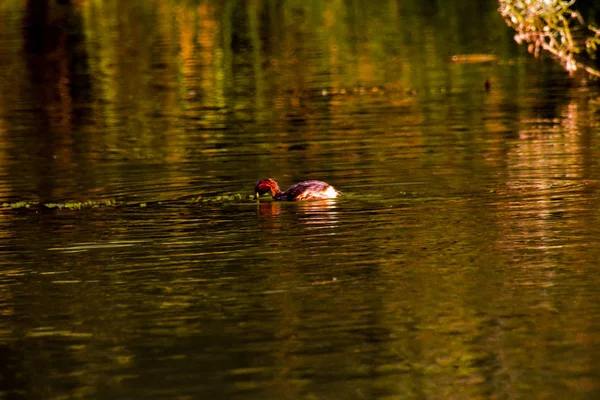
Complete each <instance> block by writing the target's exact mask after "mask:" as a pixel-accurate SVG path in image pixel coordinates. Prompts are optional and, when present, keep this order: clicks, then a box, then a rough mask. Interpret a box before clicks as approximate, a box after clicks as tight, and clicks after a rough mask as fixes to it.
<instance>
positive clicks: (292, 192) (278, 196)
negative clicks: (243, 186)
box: [254, 178, 342, 201]
mask: <svg viewBox="0 0 600 400" xmlns="http://www.w3.org/2000/svg"><path fill="white" fill-rule="evenodd" d="M265 193H271V196H273V200H278V201H302V200H325V199H335V198H336V197H339V196H341V195H342V192H340V191H338V190H336V189H335V188H334V187H333V186H331V185H330V184H328V183H325V182H322V181H302V182H298V183H296V184H295V185H293V186H292V187H290V188H289V189H288V190H286V191H284V192H282V191H281V190H280V189H279V185H278V184H277V182H275V180H274V179H272V178H267V179H261V180H260V181H258V182H256V186H255V187H254V199H255V200H258V197H259V196H260V195H262V194H265Z"/></svg>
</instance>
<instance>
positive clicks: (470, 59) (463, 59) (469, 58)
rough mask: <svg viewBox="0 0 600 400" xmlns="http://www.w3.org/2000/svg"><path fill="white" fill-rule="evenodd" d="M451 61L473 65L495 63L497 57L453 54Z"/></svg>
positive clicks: (491, 55)
mask: <svg viewBox="0 0 600 400" xmlns="http://www.w3.org/2000/svg"><path fill="white" fill-rule="evenodd" d="M451 60H452V62H455V63H462V64H475V63H486V62H492V61H496V60H498V57H496V56H495V55H493V54H455V55H453V56H452V58H451Z"/></svg>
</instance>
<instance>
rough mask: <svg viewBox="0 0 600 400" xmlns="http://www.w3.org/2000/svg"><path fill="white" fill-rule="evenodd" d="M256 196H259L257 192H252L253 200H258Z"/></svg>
mask: <svg viewBox="0 0 600 400" xmlns="http://www.w3.org/2000/svg"><path fill="white" fill-rule="evenodd" d="M258 196H260V194H259V193H258V192H256V193H254V200H258Z"/></svg>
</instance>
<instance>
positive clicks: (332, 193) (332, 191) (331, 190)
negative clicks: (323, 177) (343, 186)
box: [324, 186, 340, 199]
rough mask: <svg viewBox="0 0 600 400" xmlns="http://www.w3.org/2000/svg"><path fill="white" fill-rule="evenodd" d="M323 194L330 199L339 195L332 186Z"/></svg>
mask: <svg viewBox="0 0 600 400" xmlns="http://www.w3.org/2000/svg"><path fill="white" fill-rule="evenodd" d="M324 194H325V195H326V196H327V197H329V198H331V199H333V198H336V197H338V196H339V195H340V194H339V192H338V191H337V190H335V189H334V188H333V186H329V187H328V188H327V190H326V191H325V193H324Z"/></svg>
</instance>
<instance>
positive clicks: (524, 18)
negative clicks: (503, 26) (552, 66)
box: [498, 0, 600, 77]
mask: <svg viewBox="0 0 600 400" xmlns="http://www.w3.org/2000/svg"><path fill="white" fill-rule="evenodd" d="M499 2H500V8H499V10H498V11H499V12H500V14H501V15H502V17H504V20H505V21H506V23H507V24H508V26H510V27H511V28H513V29H514V30H515V31H516V32H517V34H516V35H515V40H516V42H517V43H519V44H521V43H523V42H525V43H528V46H527V50H528V51H529V52H530V53H532V54H534V55H535V56H536V57H537V56H539V54H540V49H543V50H546V51H548V52H550V53H551V54H553V55H554V56H555V57H557V58H558V59H559V60H560V62H561V64H562V65H563V67H564V68H565V69H566V70H567V71H569V73H573V72H575V71H576V70H577V69H583V70H585V71H587V72H588V73H589V74H590V75H593V76H596V77H600V71H599V70H598V69H597V68H594V67H593V66H592V64H593V62H592V61H593V60H595V58H596V53H597V50H598V48H599V47H600V29H598V28H597V27H595V26H593V25H587V26H586V25H585V22H584V20H583V18H582V16H581V14H580V13H579V12H577V11H575V10H573V9H572V8H571V6H572V5H573V3H575V0H570V1H564V0H549V1H548V0H499Z"/></svg>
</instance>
